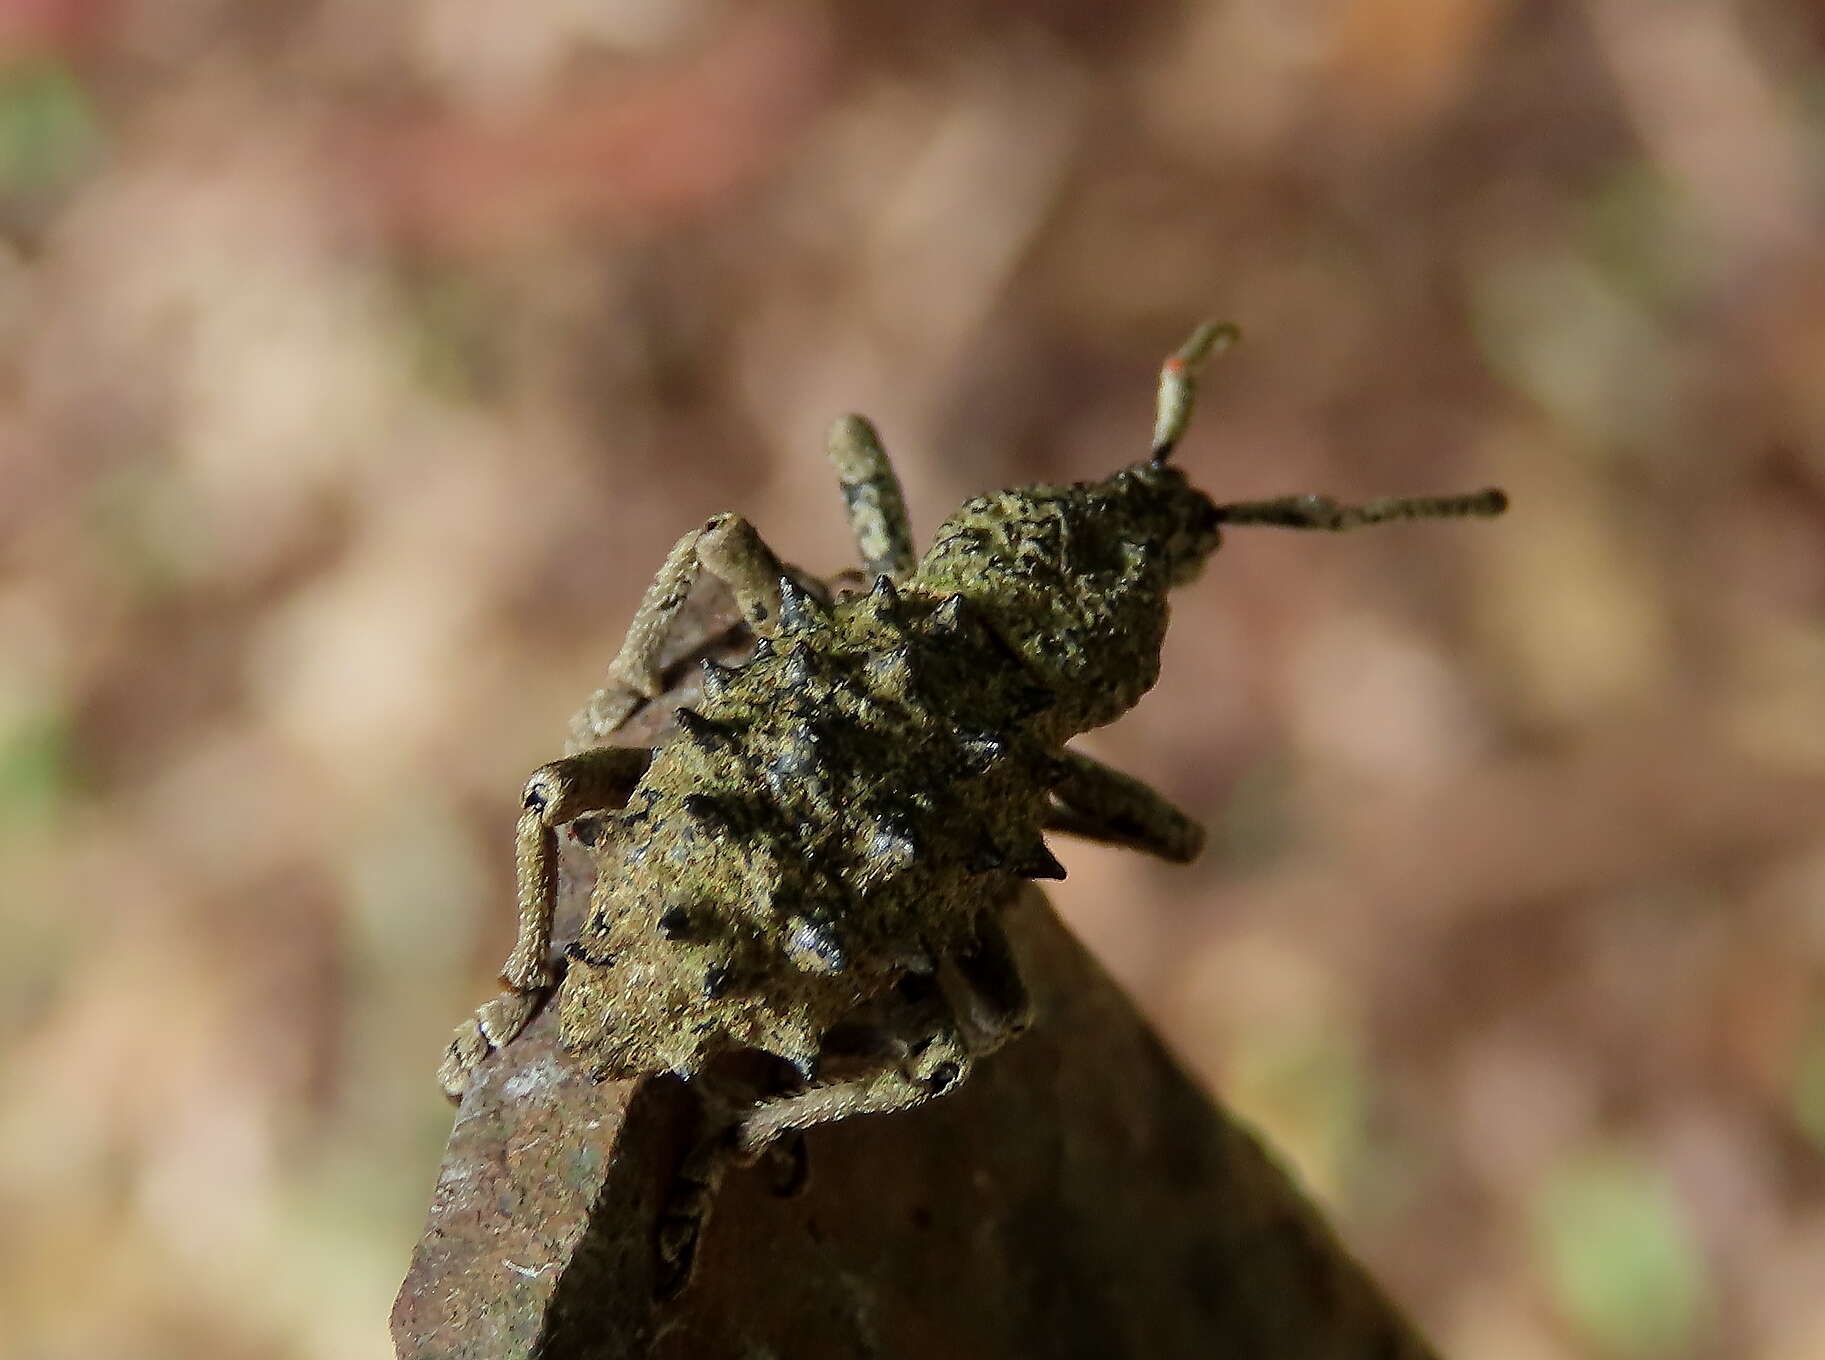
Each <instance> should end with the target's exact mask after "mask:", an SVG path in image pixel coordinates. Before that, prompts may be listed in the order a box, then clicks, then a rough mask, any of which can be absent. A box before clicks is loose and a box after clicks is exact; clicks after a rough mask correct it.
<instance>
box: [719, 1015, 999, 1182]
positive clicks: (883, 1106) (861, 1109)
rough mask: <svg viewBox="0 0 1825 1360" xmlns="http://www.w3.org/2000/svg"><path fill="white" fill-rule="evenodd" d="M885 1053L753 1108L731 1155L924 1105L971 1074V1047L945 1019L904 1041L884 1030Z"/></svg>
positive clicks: (748, 1155) (751, 1153) (751, 1154)
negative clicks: (853, 1070)
mask: <svg viewBox="0 0 1825 1360" xmlns="http://www.w3.org/2000/svg"><path fill="white" fill-rule="evenodd" d="M885 1037H886V1038H887V1039H888V1041H889V1043H888V1049H889V1051H888V1053H887V1054H886V1055H884V1057H883V1060H882V1061H881V1063H880V1065H879V1066H877V1067H876V1068H875V1069H874V1070H873V1071H866V1072H863V1073H861V1074H860V1075H858V1076H855V1077H852V1078H848V1079H845V1080H842V1081H833V1082H830V1083H828V1084H825V1085H821V1086H811V1087H808V1088H806V1089H805V1090H803V1091H795V1092H793V1093H792V1094H791V1095H784V1096H777V1097H775V1098H773V1099H771V1100H763V1101H761V1102H759V1103H758V1104H757V1105H755V1106H754V1107H753V1108H752V1109H751V1110H749V1111H748V1112H747V1114H745V1115H744V1116H743V1117H742V1118H741V1120H740V1121H739V1122H738V1123H737V1124H736V1126H735V1131H734V1144H735V1151H736V1153H737V1155H738V1156H739V1157H741V1158H742V1159H743V1160H746V1161H751V1160H753V1159H754V1158H756V1157H758V1156H759V1155H760V1154H761V1153H762V1152H763V1151H765V1150H766V1148H767V1147H768V1146H769V1145H770V1144H771V1143H772V1142H773V1141H774V1140H775V1139H777V1138H780V1137H783V1136H784V1135H785V1134H788V1133H794V1132H802V1131H803V1130H805V1129H810V1128H815V1127H816V1126H817V1125H819V1124H828V1123H831V1122H833V1121H835V1120H838V1119H848V1118H850V1117H852V1116H854V1115H858V1114H892V1113H895V1112H897V1111H900V1110H910V1109H912V1108H913V1107H914V1106H916V1105H923V1104H924V1103H925V1102H926V1101H928V1100H930V1099H931V1098H932V1097H934V1096H940V1095H943V1094H944V1093H945V1092H946V1091H949V1090H951V1089H953V1088H954V1087H956V1086H957V1085H958V1084H960V1083H961V1082H962V1081H963V1080H964V1079H965V1078H966V1077H967V1076H969V1072H970V1068H971V1066H972V1065H973V1062H974V1054H973V1052H972V1050H971V1046H970V1044H969V1043H968V1041H967V1040H966V1039H965V1038H964V1035H963V1031H962V1029H961V1028H960V1027H959V1026H958V1025H957V1023H956V1021H955V1020H953V1019H951V1018H950V1017H948V1016H946V1017H944V1018H943V1019H941V1020H939V1021H938V1022H937V1023H935V1024H933V1025H931V1026H930V1027H928V1028H927V1030H926V1032H924V1033H920V1034H918V1035H917V1036H916V1037H915V1038H912V1039H911V1040H907V1039H905V1038H903V1037H901V1036H898V1035H896V1034H894V1033H893V1032H892V1031H888V1032H887V1033H886V1036H885Z"/></svg>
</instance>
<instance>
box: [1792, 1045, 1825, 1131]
mask: <svg viewBox="0 0 1825 1360" xmlns="http://www.w3.org/2000/svg"><path fill="white" fill-rule="evenodd" d="M1793 1117H1794V1118H1795V1119H1796V1120H1797V1121H1799V1125H1800V1127H1801V1128H1802V1129H1804V1130H1805V1131H1806V1136H1807V1137H1809V1138H1810V1139H1812V1141H1813V1142H1814V1143H1815V1144H1816V1145H1817V1146H1818V1149H1819V1151H1820V1152H1825V1015H1821V1016H1819V1017H1817V1018H1816V1019H1814V1021H1813V1024H1812V1029H1811V1030H1810V1031H1809V1032H1808V1033H1807V1035H1806V1037H1805V1039H1804V1040H1802V1041H1801V1044H1800V1054H1799V1061H1798V1063H1796V1064H1795V1066H1794V1073H1793Z"/></svg>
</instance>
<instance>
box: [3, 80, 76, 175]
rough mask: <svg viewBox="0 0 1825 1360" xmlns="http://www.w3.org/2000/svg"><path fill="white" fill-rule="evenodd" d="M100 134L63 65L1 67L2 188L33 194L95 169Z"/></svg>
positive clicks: (73, 81)
mask: <svg viewBox="0 0 1825 1360" xmlns="http://www.w3.org/2000/svg"><path fill="white" fill-rule="evenodd" d="M100 146H101V128H100V123H99V120H98V119H97V118H96V116H95V108H94V105H93V104H92V103H91V102H90V100H89V96H88V92H87V91H86V90H84V89H83V86H82V83H81V82H80V81H79V80H77V78H76V76H75V75H74V74H73V73H72V72H71V71H70V70H69V68H68V67H66V66H64V65H63V64H62V63H61V62H57V61H52V60H46V59H36V60H27V61H15V62H11V63H6V64H0V188H4V189H6V190H8V191H11V192H14V193H34V192H40V191H43V190H46V189H54V188H56V187H58V186H60V185H62V184H65V183H67V182H68V181H69V180H71V179H73V178H74V177H75V176H76V175H78V174H80V173H81V172H82V171H83V170H84V169H86V168H87V167H88V166H89V165H90V164H92V163H93V161H94V159H95V156H96V153H97V152H98V150H99V149H100Z"/></svg>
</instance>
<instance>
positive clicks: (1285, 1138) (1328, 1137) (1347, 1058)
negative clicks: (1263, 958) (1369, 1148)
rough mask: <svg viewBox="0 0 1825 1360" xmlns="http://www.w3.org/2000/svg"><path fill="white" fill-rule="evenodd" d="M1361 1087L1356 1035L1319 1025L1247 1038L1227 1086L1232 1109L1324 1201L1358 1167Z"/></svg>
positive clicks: (1361, 1133) (1361, 1152)
mask: <svg viewBox="0 0 1825 1360" xmlns="http://www.w3.org/2000/svg"><path fill="white" fill-rule="evenodd" d="M1367 1086H1368V1078H1367V1075H1366V1073H1365V1071H1364V1068H1363V1063H1362V1059H1361V1054H1360V1053H1359V1051H1358V1047H1357V1044H1356V1042H1355V1038H1354V1036H1353V1035H1352V1034H1351V1033H1349V1032H1348V1031H1347V1030H1346V1029H1345V1028H1344V1027H1343V1026H1341V1025H1321V1024H1314V1025H1311V1026H1307V1027H1302V1028H1300V1029H1298V1030H1293V1031H1288V1030H1277V1031H1275V1032H1272V1033H1268V1032H1261V1033H1256V1034H1252V1035H1250V1036H1248V1037H1247V1038H1246V1039H1245V1040H1244V1042H1243V1044H1242V1046H1241V1047H1240V1049H1239V1051H1238V1052H1237V1054H1236V1058H1235V1064H1234V1067H1233V1068H1232V1070H1231V1074H1230V1076H1229V1079H1228V1080H1227V1082H1226V1088H1227V1094H1228V1096H1229V1098H1230V1099H1231V1100H1232V1101H1233V1103H1234V1104H1235V1106H1236V1108H1237V1109H1239V1110H1241V1111H1242V1112H1243V1113H1245V1114H1246V1115H1247V1117H1248V1119H1249V1120H1250V1121H1251V1122H1252V1123H1254V1124H1256V1125H1258V1126H1259V1127H1260V1129H1261V1131H1262V1133H1263V1134H1264V1135H1265V1136H1266V1137H1267V1140H1268V1142H1269V1143H1270V1144H1272V1145H1273V1146H1274V1147H1276V1148H1278V1149H1279V1151H1280V1152H1281V1153H1282V1154H1284V1155H1285V1156H1286V1157H1287V1158H1289V1159H1290V1160H1291V1161H1292V1163H1293V1165H1294V1166H1296V1167H1297V1168H1298V1169H1299V1174H1300V1178H1301V1179H1302V1180H1304V1181H1305V1183H1306V1184H1307V1185H1309V1186H1311V1187H1312V1188H1313V1189H1314V1190H1315V1191H1317V1192H1318V1193H1319V1194H1320V1195H1321V1196H1323V1197H1325V1198H1327V1199H1337V1198H1340V1197H1341V1196H1342V1195H1343V1194H1344V1192H1345V1191H1346V1189H1347V1188H1348V1187H1349V1185H1350V1183H1351V1182H1352V1180H1353V1179H1354V1175H1355V1173H1356V1171H1357V1170H1358V1169H1359V1168H1360V1166H1361V1164H1362V1161H1363V1156H1364V1150H1365V1137H1366V1134H1365V1115H1364V1111H1365V1109H1366V1108H1367V1104H1368V1095H1367Z"/></svg>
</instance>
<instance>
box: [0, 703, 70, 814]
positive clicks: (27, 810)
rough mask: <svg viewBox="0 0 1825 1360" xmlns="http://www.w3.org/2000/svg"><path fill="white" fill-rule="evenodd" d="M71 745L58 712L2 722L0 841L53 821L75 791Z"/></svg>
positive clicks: (65, 720)
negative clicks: (1, 837)
mask: <svg viewBox="0 0 1825 1360" xmlns="http://www.w3.org/2000/svg"><path fill="white" fill-rule="evenodd" d="M73 745H74V743H73V740H72V734H71V729H70V723H69V720H68V718H67V717H66V716H65V715H64V714H62V713H61V712H56V711H44V710H40V711H36V712H25V713H20V714H17V715H12V716H10V717H7V716H0V835H11V834H14V833H16V832H19V831H22V830H27V829H35V828H41V827H43V826H45V825H46V824H47V823H49V822H51V821H53V820H55V818H56V817H57V815H58V813H59V812H61V811H62V809H63V805H64V803H65V802H66V801H67V799H68V797H69V795H70V793H71V792H72V790H73V789H74V787H75V777H74V769H75V764H74V761H73V760H72V755H71V753H72V748H73Z"/></svg>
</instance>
